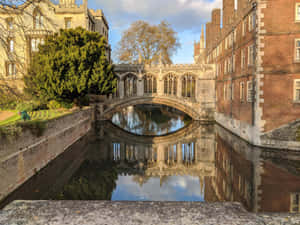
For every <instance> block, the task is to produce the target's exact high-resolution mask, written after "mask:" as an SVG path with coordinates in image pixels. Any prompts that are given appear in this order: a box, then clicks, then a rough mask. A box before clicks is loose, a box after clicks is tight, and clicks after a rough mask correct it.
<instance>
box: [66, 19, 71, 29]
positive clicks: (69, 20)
mask: <svg viewBox="0 0 300 225" xmlns="http://www.w3.org/2000/svg"><path fill="white" fill-rule="evenodd" d="M68 22H69V23H70V27H68V26H67V25H68ZM70 28H72V17H65V29H70Z"/></svg>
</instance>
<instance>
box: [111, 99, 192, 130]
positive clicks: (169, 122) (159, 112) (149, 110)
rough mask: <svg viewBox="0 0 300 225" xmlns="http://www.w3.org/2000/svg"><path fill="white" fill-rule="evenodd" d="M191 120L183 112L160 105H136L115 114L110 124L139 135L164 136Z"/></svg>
mask: <svg viewBox="0 0 300 225" xmlns="http://www.w3.org/2000/svg"><path fill="white" fill-rule="evenodd" d="M191 121H192V119H191V118H190V117H189V116H188V115H186V114H185V113H183V112H180V111H178V110H176V109H174V108H170V107H168V106H162V105H136V106H130V107H127V108H124V109H122V110H121V111H119V112H117V113H115V114H114V115H113V117H112V122H113V123H114V124H116V125H118V126H119V127H121V128H123V129H125V130H126V131H130V132H132V133H136V134H140V135H165V134H167V133H170V132H174V131H177V130H179V129H181V128H183V127H184V126H186V125H188V124H189V123H190V122H191Z"/></svg>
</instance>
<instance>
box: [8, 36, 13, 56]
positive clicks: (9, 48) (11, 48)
mask: <svg viewBox="0 0 300 225" xmlns="http://www.w3.org/2000/svg"><path fill="white" fill-rule="evenodd" d="M7 50H8V52H9V53H14V52H15V40H14V38H8V39H7Z"/></svg>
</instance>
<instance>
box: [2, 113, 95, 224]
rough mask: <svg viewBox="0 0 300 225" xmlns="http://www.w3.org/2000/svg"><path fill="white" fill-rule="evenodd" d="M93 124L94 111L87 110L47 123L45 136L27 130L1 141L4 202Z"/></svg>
mask: <svg viewBox="0 0 300 225" xmlns="http://www.w3.org/2000/svg"><path fill="white" fill-rule="evenodd" d="M92 122H93V108H87V109H84V110H81V111H78V112H74V113H72V114H68V115H65V116H62V117H59V118H56V119H53V120H50V121H46V122H45V124H43V125H44V126H43V129H42V133H38V134H37V133H36V129H37V128H36V127H32V126H26V129H22V132H21V133H18V135H15V134H16V133H14V135H6V136H4V137H0V143H1V145H0V175H1V180H2V182H1V183H0V201H1V200H3V199H4V198H5V197H6V196H8V195H9V194H10V193H11V192H13V191H14V190H16V189H17V188H18V187H19V186H20V185H22V184H23V183H24V182H25V181H27V180H28V179H29V178H31V177H32V176H33V175H35V174H36V173H37V172H38V171H39V170H41V169H42V168H44V167H45V166H46V165H47V164H48V163H49V162H51V161H52V160H53V159H55V158H56V157H57V156H59V155H60V154H61V153H63V152H64V151H65V150H66V149H68V148H69V147H70V146H72V145H73V144H74V143H75V142H76V141H77V140H79V139H80V138H82V137H83V136H84V135H85V134H86V133H87V132H88V131H89V130H90V129H91V127H92ZM33 125H34V124H33ZM38 130H40V128H38ZM0 224H1V223H0Z"/></svg>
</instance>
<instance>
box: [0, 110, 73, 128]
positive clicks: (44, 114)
mask: <svg viewBox="0 0 300 225" xmlns="http://www.w3.org/2000/svg"><path fill="white" fill-rule="evenodd" d="M69 113H71V112H69V111H63V110H40V111H33V112H29V113H28V114H29V116H30V118H31V120H30V121H47V120H51V119H55V118H58V117H60V116H63V115H66V114H69ZM30 121H28V122H30ZM18 122H22V121H21V116H20V115H19V114H18V112H15V114H14V115H13V116H11V117H9V118H7V119H6V120H3V121H0V126H9V125H13V124H16V123H18Z"/></svg>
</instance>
